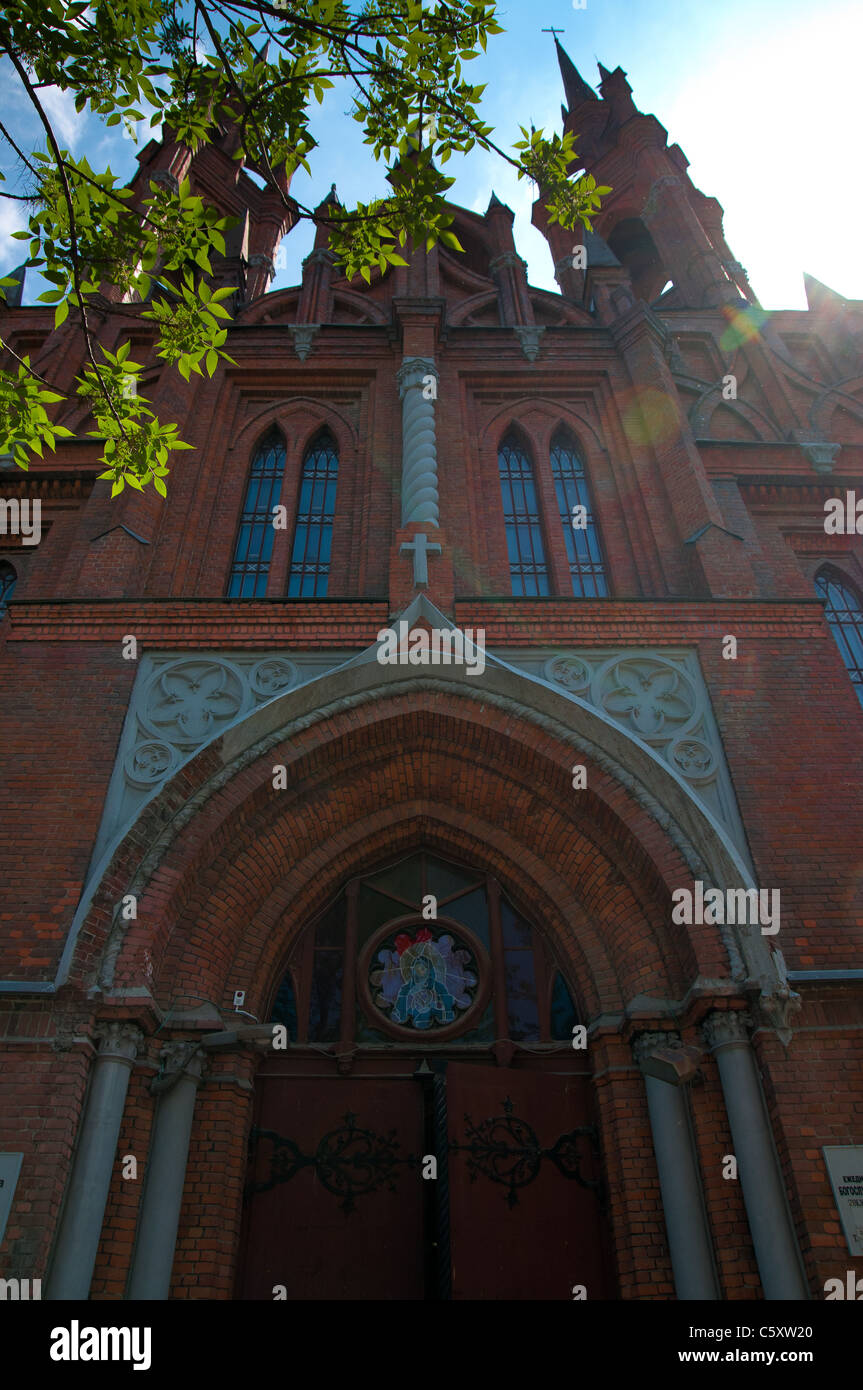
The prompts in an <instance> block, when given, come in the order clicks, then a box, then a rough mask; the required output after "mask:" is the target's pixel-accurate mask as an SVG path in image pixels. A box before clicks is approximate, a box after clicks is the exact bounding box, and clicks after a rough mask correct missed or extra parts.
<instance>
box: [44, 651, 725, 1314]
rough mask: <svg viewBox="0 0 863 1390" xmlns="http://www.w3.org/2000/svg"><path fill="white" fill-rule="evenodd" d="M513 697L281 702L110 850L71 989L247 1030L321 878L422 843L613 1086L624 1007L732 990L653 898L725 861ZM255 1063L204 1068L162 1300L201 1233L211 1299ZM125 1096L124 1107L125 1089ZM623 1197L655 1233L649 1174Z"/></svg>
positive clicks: (237, 1187)
mask: <svg viewBox="0 0 863 1390" xmlns="http://www.w3.org/2000/svg"><path fill="white" fill-rule="evenodd" d="M530 684H531V683H530V682H529V681H528V680H527V678H525V679H524V680H523V681H522V679H521V677H518V679H517V680H513V679H512V677H511V675H510V673H509V672H508V671H504V672H499V671H496V670H495V669H494V668H493V667H489V668H488V670H487V672H486V675H485V679H484V681H483V686H482V690H481V692H480V691H477V690H476V689H474V688H473V687H472V686H471V684H470V682H469V681H468V680H467V678H466V677H463V676H461V675H460V673H459V674H456V673H454V672H450V671H446V670H444V669H441V670H440V671H436V672H435V673H434V675H433V676H428V675H423V676H422V677H417V676H416V675H413V674H410V675H408V676H406V673H405V672H404V671H399V670H398V669H395V670H394V671H393V669H392V668H389V669H387V668H384V669H383V670H382V668H380V667H379V666H378V665H377V663H375V664H374V665H372V664H371V663H365V664H363V663H360V664H357V665H355V666H353V667H348V668H342V670H341V671H340V672H337V673H334V674H333V675H331V676H329V677H324V678H322V680H321V681H320V682H318V683H317V685H316V690H315V694H316V696H317V701H318V703H317V705H316V706H312V701H311V697H310V694H309V692H308V691H303V690H299V691H295V692H291V693H289V694H288V695H287V696H283V697H279V698H278V699H276V700H274V701H272V702H271V703H270V704H269V705H266V706H264V707H262V708H260V709H259V710H257V711H256V712H255V713H254V714H252V715H251V716H249V717H248V718H247V719H246V720H244V721H243V722H242V724H238V725H236V726H234V727H233V728H232V729H230V730H228V732H227V733H225V734H223V735H222V736H221V738H219V739H217V740H215V741H214V742H213V743H212V744H210V745H208V746H207V747H206V748H205V749H203V750H202V751H201V752H200V753H199V754H198V755H197V756H196V757H195V758H193V759H191V760H190V761H189V762H188V763H187V764H186V766H185V767H184V768H182V769H181V770H180V772H179V773H178V774H177V776H176V777H175V778H174V779H173V780H172V781H171V782H170V783H169V784H168V785H167V786H166V787H165V788H164V789H163V791H162V792H161V793H160V794H159V795H158V796H157V797H155V798H154V800H153V801H152V802H151V803H149V805H148V806H147V807H146V808H145V810H144V811H143V813H142V814H141V816H140V817H139V819H138V821H137V822H136V824H135V826H134V827H133V829H132V831H130V832H129V833H128V834H127V835H126V836H125V837H124V840H123V843H122V844H121V846H120V847H119V849H118V851H117V852H116V853H115V855H114V858H113V861H112V863H111V866H110V870H109V872H108V873H107V874H106V875H105V876H104V877H103V879H102V882H101V884H100V887H99V890H98V892H97V894H96V895H95V897H94V900H93V902H92V904H91V907H90V912H89V914H88V917H87V922H86V926H87V930H86V931H85V932H83V933H82V935H81V938H80V950H79V952H78V959H77V960H76V962H75V970H74V971H73V977H72V978H73V981H74V982H75V983H77V984H78V985H79V986H87V985H90V986H92V984H93V983H94V982H95V981H99V982H100V995H97V996H96V997H97V998H99V997H100V999H101V1009H104V1010H105V1011H107V1012H110V1013H121V1012H124V1011H128V1010H129V1009H131V1008H133V1009H136V1010H137V1011H138V1012H139V1015H140V1012H141V1010H142V1007H143V1006H142V1000H143V999H145V998H149V999H150V1000H151V1001H152V1007H153V1008H154V1009H155V1011H156V1012H157V1014H160V1015H161V1017H162V1018H163V1019H164V1020H167V1021H168V1022H169V1024H170V1028H171V1030H173V1031H176V1030H177V1029H179V1030H180V1032H181V1033H183V1034H185V1035H188V1034H189V1033H190V1032H191V1034H192V1036H194V1035H195V1034H196V1033H197V1034H198V1035H200V1033H201V1032H202V1031H206V1029H207V1028H208V1027H209V1029H210V1030H211V1031H212V1030H213V1029H218V1028H219V1027H220V1026H228V1025H229V1024H230V1020H231V1018H232V1017H234V1018H235V1017H236V1016H235V1015H234V1014H233V1004H232V1001H233V994H234V991H235V990H238V989H242V990H244V991H245V995H246V998H245V1003H244V1007H245V1008H246V1010H247V1013H249V1014H252V1015H253V1016H255V1017H256V1018H259V1019H260V1018H263V1017H265V1016H266V1007H267V1004H268V1001H269V999H270V998H271V995H272V991H273V987H274V983H275V982H276V981H277V979H278V978H279V973H280V971H281V969H282V967H283V964H284V960H285V957H286V954H287V952H288V950H289V949H290V947H291V944H292V943H293V941H294V940H295V938H296V935H297V934H298V933H299V932H300V931H301V930H302V929H303V928H304V927H305V926H306V924H307V923H308V922H309V921H310V920H311V919H312V917H313V916H314V915H315V913H316V912H318V911H319V910H320V909H321V908H322V907H323V906H324V905H325V903H326V902H327V900H328V899H329V898H330V897H331V896H332V895H333V894H334V892H335V891H336V889H337V888H338V887H339V886H340V885H341V883H342V882H344V880H345V879H346V878H347V877H350V876H351V875H352V874H357V873H359V872H361V871H362V870H364V869H365V868H366V867H367V866H369V865H371V864H374V863H375V862H376V861H378V860H379V859H380V858H381V856H382V854H383V853H385V852H386V853H387V854H392V853H395V852H399V851H401V850H403V849H407V848H409V847H411V846H413V845H415V844H418V843H420V842H423V843H425V844H428V845H430V846H433V847H435V848H437V849H438V850H440V851H441V852H446V851H449V852H450V854H452V855H453V856H454V857H456V858H459V859H465V858H467V859H468V860H472V861H473V862H476V863H481V864H483V865H484V866H486V867H487V869H488V870H489V871H490V872H491V873H493V874H494V875H495V876H496V877H498V878H499V879H500V881H501V883H502V885H503V886H504V888H505V890H506V892H507V893H508V894H510V895H511V897H512V898H513V899H514V900H515V901H516V902H517V903H519V904H523V905H524V908H525V910H526V911H529V915H530V916H531V917H532V918H534V920H536V919H539V920H540V921H541V922H542V925H543V927H544V929H545V931H546V932H547V933H548V934H549V935H550V936H552V937H553V939H554V942H555V946H556V949H557V951H558V955H559V957H560V959H561V960H562V962H564V964H565V969H566V972H567V975H568V977H569V980H570V982H571V984H572V986H573V988H574V990H575V991H576V992H577V994H578V996H579V999H580V1002H581V1005H582V1008H583V1011H584V1017H585V1019H586V1020H592V1021H593V1022H594V1023H596V1024H597V1026H598V1027H599V1028H600V1035H598V1037H597V1040H596V1043H595V1044H594V1045H592V1046H591V1062H590V1065H591V1068H592V1069H593V1071H594V1074H595V1075H596V1076H600V1075H605V1076H606V1077H607V1076H608V1075H610V1074H612V1073H615V1072H618V1071H622V1072H628V1071H629V1070H631V1069H632V1061H631V1057H630V1055H629V1044H628V1041H627V1039H626V1037H625V1036H624V1034H622V1033H621V1024H622V1021H623V1020H624V1019H626V1018H627V1017H628V1016H629V1014H630V1012H631V1010H633V1009H635V1010H636V1011H646V1012H647V1014H652V1015H654V1016H659V1015H662V1014H663V1013H667V1011H668V1010H669V1009H671V1010H672V1014H673V1011H674V1009H675V1008H676V1007H678V1005H679V1004H680V1002H681V1001H683V1000H684V999H685V998H686V997H687V996H688V995H690V994H691V991H692V989H693V986H696V985H697V982H698V981H700V980H707V981H713V982H716V981H717V980H724V981H725V988H726V990H727V991H728V992H729V993H735V994H737V993H738V992H739V990H740V987H741V982H740V980H739V978H738V979H737V980H734V979H733V978H732V972H731V969H730V963H729V954H728V950H727V941H726V940H724V939H723V938H722V936H721V935H720V930H719V929H718V928H716V927H713V926H703V927H693V928H692V929H691V930H689V931H687V932H681V931H680V930H673V929H672V928H671V927H670V893H671V891H672V889H673V888H674V887H675V886H678V885H679V884H681V883H682V882H683V883H685V882H686V881H687V879H691V877H692V874H693V872H698V866H699V865H704V866H705V869H704V872H705V873H707V872H709V873H710V874H711V875H715V878H716V880H718V881H720V882H721V881H722V875H723V872H725V873H726V874H727V875H730V874H731V872H732V869H731V867H730V865H731V855H730V854H729V853H728V851H727V848H726V847H725V846H724V845H723V843H722V841H721V838H720V837H716V838H715V840H714V841H713V842H711V840H710V834H709V829H710V828H709V826H708V825H707V817H706V816H704V815H702V813H700V812H699V811H698V810H697V808H695V806H694V803H693V802H692V800H691V799H689V800H688V801H687V800H686V799H685V797H684V795H683V794H682V793H681V794H680V799H679V803H678V807H677V811H678V814H677V817H675V816H672V815H671V813H670V812H669V811H668V810H667V809H666V808H665V807H664V806H663V800H662V799H663V798H666V799H667V800H673V797H674V794H675V785H676V784H675V781H674V777H673V774H671V773H670V772H663V770H662V769H661V767H659V765H658V763H657V761H656V760H655V759H652V756H651V755H650V753H649V750H647V749H645V748H644V747H643V746H638V745H637V744H635V743H634V742H633V741H632V740H627V736H626V735H625V734H624V733H623V732H622V731H620V730H619V729H613V728H612V727H611V726H610V725H609V724H608V722H607V721H604V720H603V716H602V715H600V714H598V713H597V712H596V711H595V710H592V709H589V708H587V707H581V706H579V705H577V704H576V703H575V702H573V701H571V700H569V699H565V698H564V697H561V696H559V695H558V694H557V693H556V692H554V691H552V690H550V689H549V688H548V687H545V686H542V687H541V686H539V685H536V692H535V698H534V705H533V707H528V706H527V705H526V704H524V703H523V702H522V703H520V702H519V701H518V700H517V699H516V698H515V697H516V695H517V694H519V693H523V691H524V688H525V687H528V686H530ZM322 694H326V695H329V696H330V699H329V700H327V699H323V698H321V697H322ZM537 706H540V708H537ZM561 715H565V716H566V718H567V721H568V723H567V724H564V722H563V719H562V718H559V717H558V716H561ZM576 724H577V725H579V727H576V728H573V725H576ZM628 744H629V745H631V746H630V747H628V746H627V745H628ZM588 750H589V751H588ZM621 755H624V756H626V758H627V763H628V766H623V764H622V756H621ZM576 761H578V762H581V763H583V764H584V766H585V767H586V769H587V788H586V789H585V790H581V791H575V790H574V789H573V787H572V776H571V773H572V766H573V763H574V762H576ZM276 766H284V767H285V768H286V769H287V770H288V777H287V784H286V786H285V787H284V789H283V790H276V789H275V788H274V786H273V769H274V767H276ZM654 769H655V775H653V774H654ZM648 779H650V786H649V787H648V786H646V785H645V783H646V782H647V781H648ZM663 779H664V781H663ZM699 816H701V822H699ZM723 865H724V866H725V867H724V868H723ZM130 885H135V888H136V889H137V892H138V910H137V917H136V919H135V920H134V921H132V922H129V923H124V924H122V926H121V925H120V924H119V923H118V921H117V919H116V915H115V910H114V909H115V904H116V903H117V902H118V901H119V900H120V899H121V898H122V895H123V893H126V892H128V891H130ZM195 1001H198V1002H197V1003H196V1002H195ZM202 1001H204V1002H205V1003H206V1007H207V1008H209V1010H210V1012H209V1015H207V1014H206V1012H205V1009H204V1007H203V1006H202ZM674 1001H678V1005H676V1004H675V1003H674ZM100 1011H101V1010H100ZM642 1016H644V1014H642ZM207 1018H209V1023H207V1022H206V1020H207ZM219 1019H221V1024H220V1023H219ZM601 1020H617V1021H614V1022H609V1023H608V1024H604V1023H602V1022H601ZM605 1028H607V1029H608V1030H609V1031H608V1033H607V1036H605V1035H603V1032H602V1030H603V1029H605ZM624 1031H625V1030H624ZM155 1041H156V1040H155V1039H154V1040H153V1042H154V1045H155ZM151 1050H152V1049H151ZM258 1063H259V1054H255V1053H254V1051H253V1050H252V1049H251V1048H244V1047H243V1046H241V1047H240V1049H239V1051H234V1052H232V1053H228V1054H225V1055H222V1056H220V1055H214V1056H213V1057H212V1058H211V1059H210V1071H209V1075H208V1084H207V1086H206V1087H205V1090H204V1093H203V1094H202V1097H201V1100H200V1102H199V1105H198V1107H197V1108H196V1113H195V1123H194V1128H193V1132H192V1140H191V1147H190V1154H189V1165H190V1166H189V1171H190V1172H193V1173H195V1174H196V1175H197V1181H198V1187H197V1188H195V1187H193V1188H192V1189H191V1190H190V1189H189V1186H188V1184H187V1189H186V1193H185V1196H184V1201H183V1218H182V1221H181V1225H180V1231H179V1234H178V1241H177V1259H176V1266H175V1287H176V1293H177V1296H181V1297H182V1296H184V1293H183V1290H184V1289H186V1290H189V1291H191V1290H197V1291H198V1292H197V1294H196V1295H194V1294H193V1295H192V1296H200V1290H201V1288H202V1283H201V1271H200V1268H199V1266H198V1265H197V1264H196V1261H197V1260H198V1250H197V1242H198V1239H199V1236H198V1234H196V1233H199V1232H200V1231H201V1230H204V1231H208V1232H210V1233H211V1236H210V1238H211V1239H212V1240H213V1241H215V1242H216V1245H217V1247H218V1250H219V1252H220V1254H219V1260H218V1268H217V1269H215V1268H214V1269H213V1270H210V1271H209V1272H208V1282H207V1284H206V1287H207V1288H208V1289H209V1290H210V1292H209V1293H208V1294H207V1296H210V1297H229V1296H230V1291H231V1288H232V1287H233V1283H232V1281H233V1278H234V1269H235V1264H236V1258H237V1251H238V1247H239V1239H240V1226H241V1210H242V1190H243V1173H244V1165H243V1163H242V1154H243V1152H244V1146H245V1142H246V1137H247V1135H248V1132H249V1127H250V1125H251V1119H252V1108H251V1102H252V1094H253V1089H252V1088H253V1083H254V1076H255V1073H256V1069H257V1066H258ZM625 1086H626V1087H628V1091H627V1093H626V1098H625V1107H626V1111H627V1114H628V1116H629V1121H628V1122H631V1121H632V1119H633V1116H634V1115H635V1114H636V1113H637V1114H638V1115H639V1116H640V1119H639V1123H640V1124H641V1127H642V1129H643V1130H644V1137H645V1140H646V1142H649V1140H648V1138H647V1136H648V1130H647V1128H646V1126H647V1117H646V1111H645V1107H644V1098H643V1094H642V1089H641V1083H640V1081H639V1079H638V1077H637V1075H634V1076H633V1078H632V1079H631V1081H627V1082H626V1083H625ZM621 1095H622V1092H621V1086H620V1084H618V1083H615V1084H614V1086H610V1085H609V1083H608V1081H607V1079H606V1081H604V1082H603V1083H602V1085H601V1086H600V1087H599V1088H598V1091H597V1096H598V1106H599V1108H600V1111H601V1112H602V1116H603V1118H602V1121H601V1124H602V1127H603V1133H604V1139H603V1142H604V1145H605V1147H606V1149H607V1150H609V1151H610V1150H612V1149H613V1148H614V1147H615V1144H616V1125H617V1123H618V1119H617V1112H618V1110H619V1107H620V1105H621ZM140 1100H141V1103H142V1104H144V1105H145V1106H146V1104H147V1101H146V1098H145V1094H144V1092H143V1091H142V1093H141V1096H140ZM615 1184H616V1186H615V1191H614V1193H613V1195H612V1224H613V1225H614V1231H615V1236H614V1238H615V1242H616V1243H617V1245H618V1249H619V1250H623V1249H625V1248H626V1247H627V1244H628V1243H630V1242H631V1240H632V1237H633V1232H632V1230H631V1224H632V1221H633V1220H635V1219H636V1218H635V1216H634V1215H633V1212H632V1211H631V1210H630V1205H631V1204H630V1203H629V1200H628V1197H627V1194H626V1191H625V1185H624V1184H623V1183H622V1182H621V1180H620V1178H619V1177H616V1178H615ZM644 1184H645V1186H644V1192H645V1193H647V1201H648V1203H650V1204H652V1208H655V1210H654V1219H655V1220H656V1221H657V1222H660V1221H661V1201H660V1197H659V1192H658V1187H657V1184H656V1181H655V1178H653V1177H652V1175H649V1174H648V1175H646V1176H645V1178H644ZM120 1200H122V1197H121V1198H120ZM214 1248H215V1247H214ZM669 1288H670V1284H669ZM624 1296H627V1295H626V1294H624Z"/></svg>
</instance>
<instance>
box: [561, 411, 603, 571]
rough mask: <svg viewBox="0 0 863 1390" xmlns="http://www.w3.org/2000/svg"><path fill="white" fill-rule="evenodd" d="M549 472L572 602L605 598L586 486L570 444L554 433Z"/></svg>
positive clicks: (599, 546)
mask: <svg viewBox="0 0 863 1390" xmlns="http://www.w3.org/2000/svg"><path fill="white" fill-rule="evenodd" d="M551 472H552V476H553V478H554V486H555V491H556V493H557V505H558V507H559V509H560V519H561V523H562V525H563V536H564V543H565V545H566V558H567V561H568V563H569V573H570V577H571V579H572V592H573V593H574V594H575V596H576V598H605V597H606V596H607V594H608V581H607V579H606V573H605V560H604V558H603V554H602V544H601V542H600V539H599V530H598V528H597V525H596V519H595V517H594V512H593V503H592V500H591V495H590V484H589V482H588V479H587V475H586V473H585V470H584V463H583V462H582V459H581V456H580V454H579V452H578V450H577V449H576V447H575V444H574V442H573V440H572V439H571V437H570V435H569V434H568V432H567V431H565V430H558V432H557V434H555V436H554V438H553V439H552V441H551Z"/></svg>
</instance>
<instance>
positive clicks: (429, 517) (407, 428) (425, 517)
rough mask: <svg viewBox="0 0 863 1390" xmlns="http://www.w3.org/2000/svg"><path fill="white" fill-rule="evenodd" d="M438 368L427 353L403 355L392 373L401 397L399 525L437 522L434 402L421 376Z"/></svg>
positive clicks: (428, 374)
mask: <svg viewBox="0 0 863 1390" xmlns="http://www.w3.org/2000/svg"><path fill="white" fill-rule="evenodd" d="M429 376H431V377H433V378H434V382H435V392H436V391H437V383H438V381H439V379H440V378H439V376H438V371H437V368H436V367H435V364H434V362H432V361H431V360H430V359H429V358H427V357H406V358H405V359H404V362H403V363H402V365H401V367H400V368H399V370H398V373H397V375H396V380H397V382H398V385H399V395H400V397H401V401H402V526H409V525H411V523H413V522H421V523H422V524H423V525H426V526H437V525H438V524H439V523H438V515H439V511H438V488H437V445H436V442H435V403H434V400H433V399H432V400H427V399H426V398H425V397H424V395H423V378H424V377H429Z"/></svg>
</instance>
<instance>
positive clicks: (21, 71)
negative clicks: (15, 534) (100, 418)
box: [3, 43, 127, 439]
mask: <svg viewBox="0 0 863 1390" xmlns="http://www.w3.org/2000/svg"><path fill="white" fill-rule="evenodd" d="M3 47H4V49H5V52H6V53H7V55H8V57H9V58H10V60H11V62H12V65H13V67H14V68H15V71H16V72H17V73H18V76H19V77H20V79H21V81H22V83H23V85H24V90H25V91H26V93H27V95H28V96H29V98H30V100H31V101H32V103H33V105H34V106H35V108H36V112H37V114H38V116H39V120H40V121H41V122H42V125H43V127H44V130H45V134H46V135H47V137H48V143H49V145H50V146H51V149H52V151H53V153H54V161H55V164H56V166H57V172H58V174H59V175H60V182H61V183H62V185H63V197H64V200H65V203H66V210H67V212H68V214H69V249H70V252H71V256H72V283H73V285H74V287H75V291H76V293H77V296H78V306H77V307H78V314H79V317H80V320H81V328H82V331H83V334H84V346H85V348H86V350H87V357H88V359H89V362H90V365H91V367H92V368H93V371H94V372H95V375H96V380H97V382H98V383H99V389H100V391H101V392H102V395H103V396H104V397H105V400H106V401H107V403H108V408H109V410H110V411H111V414H112V415H113V417H114V419H115V420H116V422H117V425H118V428H119V430H120V434H121V435H122V436H123V438H124V439H125V438H126V437H127V436H126V431H125V429H124V428H123V422H122V420H121V419H120V417H119V415H118V414H117V410H116V407H115V405H114V402H113V400H112V399H111V393H110V392H109V390H108V388H107V386H106V385H105V383H104V381H103V379H102V373H101V370H100V368H99V364H98V362H97V361H96V355H95V353H94V351H93V339H92V336H91V333H90V323H89V320H88V318H87V306H86V304H85V303H84V296H83V295H82V294H81V283H82V281H81V267H80V264H79V261H78V233H77V228H76V224H75V205H74V203H73V201H72V191H71V189H70V188H69V180H68V178H67V177H66V170H65V167H64V160H63V156H62V154H61V153H60V147H59V145H58V144H57V137H56V136H55V134H54V131H53V129H52V127H51V122H50V121H49V120H48V117H47V116H46V115H45V112H44V111H43V110H42V105H41V102H40V101H39V98H38V97H37V95H36V93H35V92H34V90H33V88H32V86H31V84H30V79H29V77H28V76H27V72H26V69H25V68H24V67H23V65H22V63H21V62H20V60H19V58H18V55H17V54H16V53H13V52H12V50H11V49H10V48H9V46H8V44H5V43H4V45H3Z"/></svg>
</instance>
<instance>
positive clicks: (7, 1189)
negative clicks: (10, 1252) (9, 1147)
mask: <svg viewBox="0 0 863 1390" xmlns="http://www.w3.org/2000/svg"><path fill="white" fill-rule="evenodd" d="M23 1160H24V1155H23V1154H0V1242H2V1240H3V1237H4V1235H5V1234H6V1222H7V1221H8V1220H9V1213H10V1211H11V1210H12V1198H13V1197H14V1196H15V1188H16V1187H17V1185H18V1174H19V1173H20V1172H21V1164H22V1162H23Z"/></svg>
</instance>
